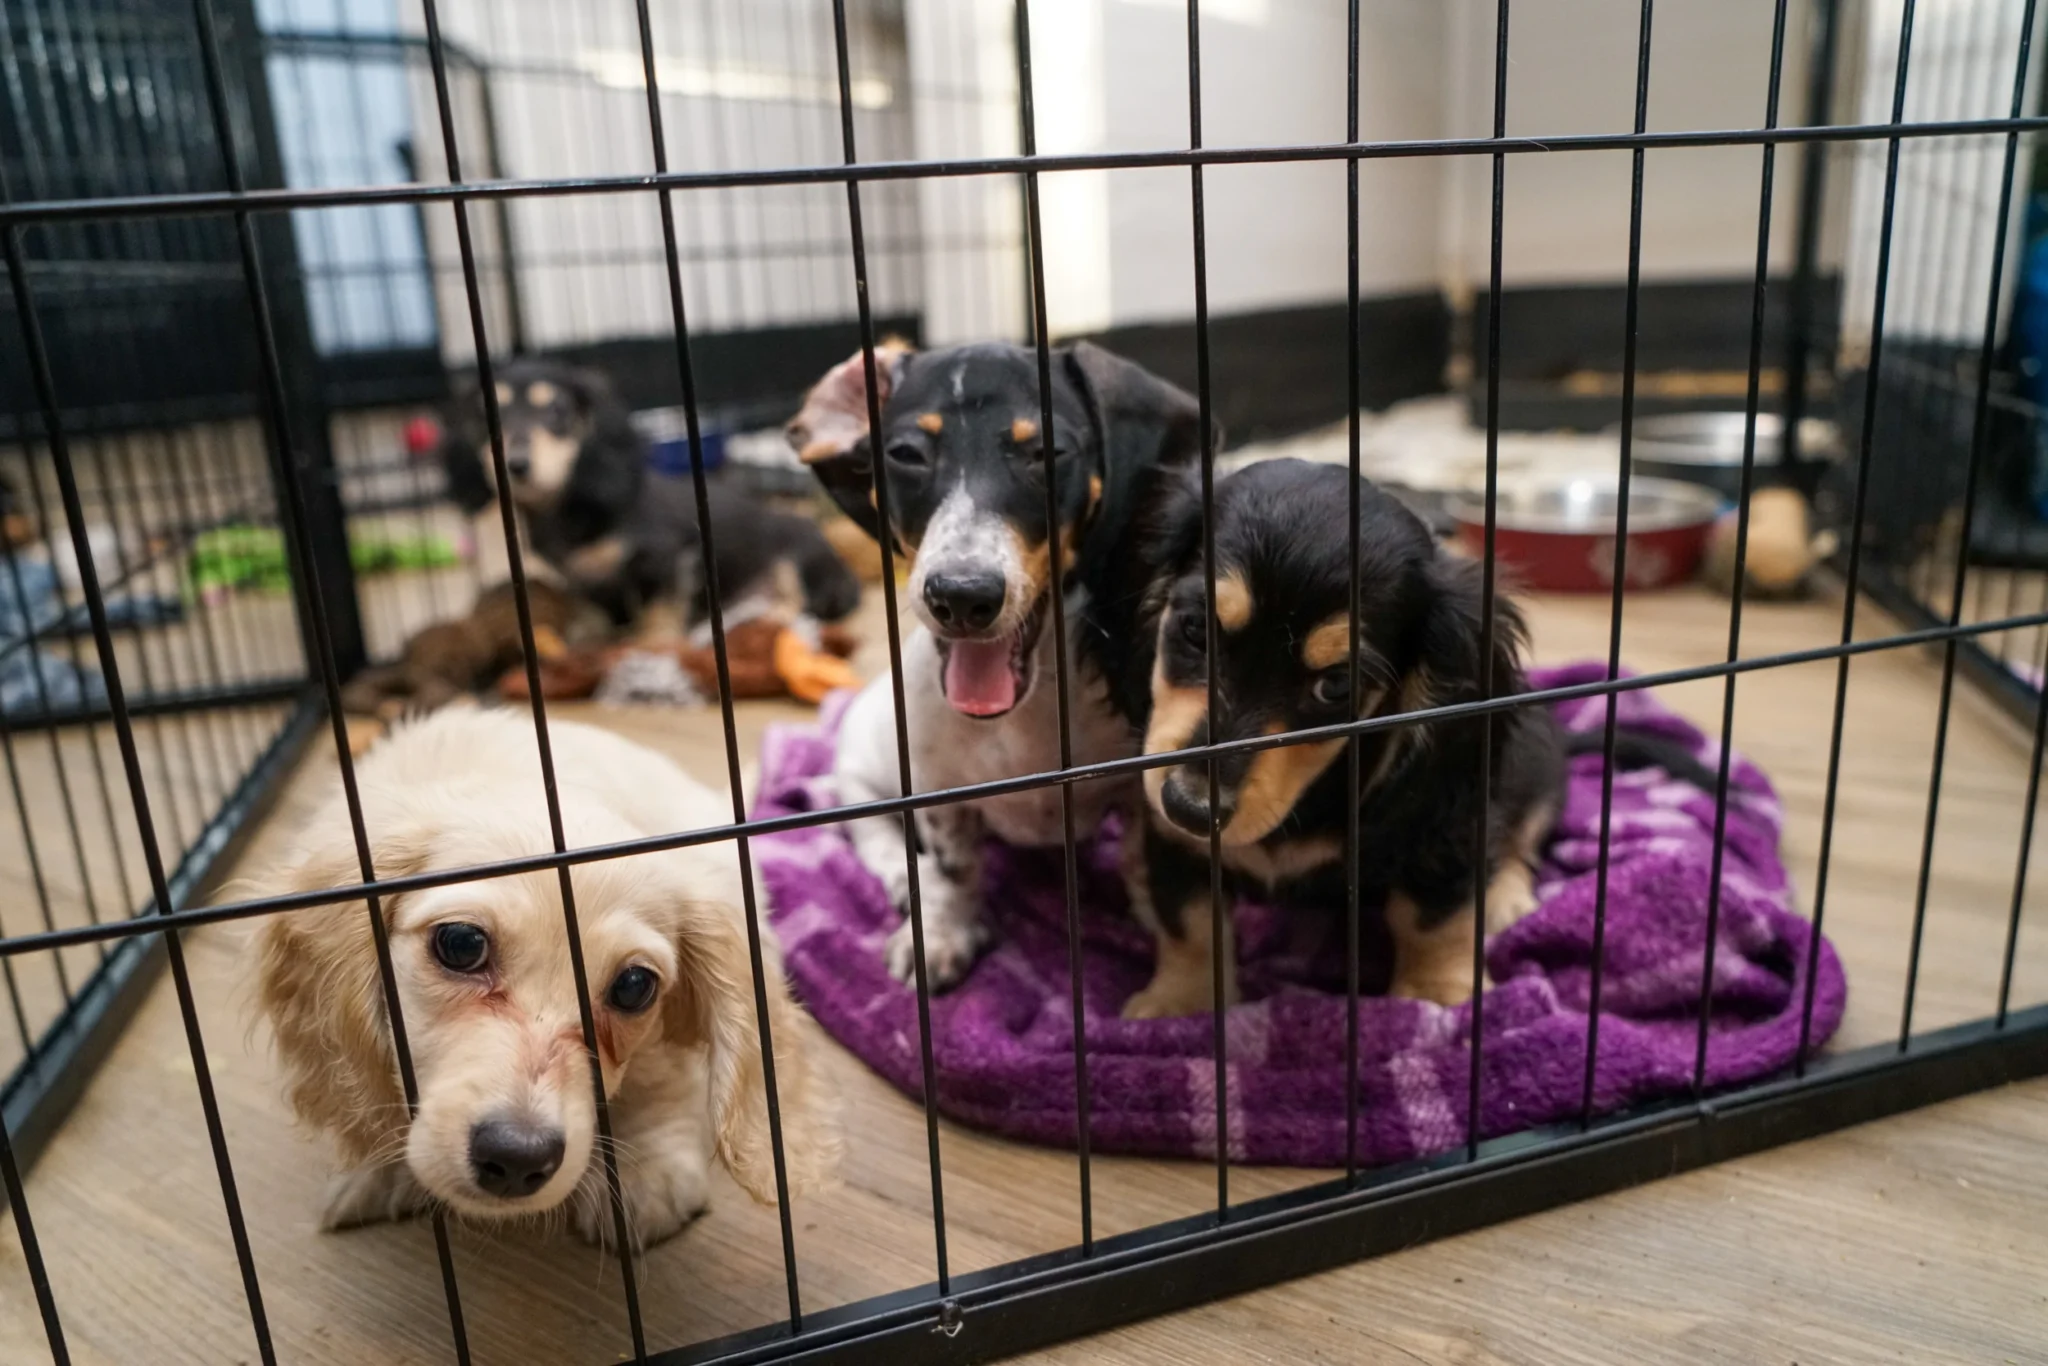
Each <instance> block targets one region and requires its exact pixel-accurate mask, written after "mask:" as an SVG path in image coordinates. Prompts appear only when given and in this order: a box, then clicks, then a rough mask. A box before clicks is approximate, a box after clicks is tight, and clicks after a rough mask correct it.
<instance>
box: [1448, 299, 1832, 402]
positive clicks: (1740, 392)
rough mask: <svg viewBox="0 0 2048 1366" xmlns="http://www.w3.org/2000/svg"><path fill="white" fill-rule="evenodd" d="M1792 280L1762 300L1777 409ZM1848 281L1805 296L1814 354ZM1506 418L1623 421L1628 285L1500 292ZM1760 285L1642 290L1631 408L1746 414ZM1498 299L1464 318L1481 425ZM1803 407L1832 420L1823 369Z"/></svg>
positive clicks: (1826, 337) (1827, 342)
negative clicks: (1752, 325)
mask: <svg viewBox="0 0 2048 1366" xmlns="http://www.w3.org/2000/svg"><path fill="white" fill-rule="evenodd" d="M1792 293H1793V291H1792V287H1791V281H1790V280H1789V279H1787V278H1785V277H1775V278H1773V279H1772V280H1771V281H1770V282H1769V285H1768V288H1767V290H1766V292H1765V295H1764V338H1763V348H1764V349H1763V365H1764V374H1763V377H1762V378H1763V403H1764V406H1765V407H1766V408H1767V409H1775V408H1776V407H1777V406H1778V405H1779V403H1780V401H1781V400H1780V399H1779V397H1778V395H1779V392H1780V386H1781V381H1782V366H1783V363H1784V360H1785V356H1786V345H1787V335H1788V333H1789V331H1790V323H1791V317H1792V302H1793V300H1792ZM1840 297H1841V282H1840V280H1839V279H1837V278H1836V277H1833V276H1824V277H1821V278H1819V279H1816V280H1815V281H1814V282H1813V284H1812V287H1811V289H1810V291H1809V293H1808V296H1807V307H1808V309H1809V313H1808V317H1809V318H1810V319H1811V322H1810V329H1811V331H1810V335H1809V346H1810V350H1809V355H1810V356H1813V357H1815V358H1821V357H1826V356H1829V355H1832V354H1833V350H1834V321H1835V319H1836V318H1837V317H1838V316H1839V314H1840ZM1502 299H1503V306H1502V308H1501V318H1500V327H1501V337H1500V362H1501V364H1500V420H1501V425H1502V426H1503V427H1507V428H1513V429H1518V430H1546V429H1551V428H1558V427H1565V428H1573V429H1576V430H1580V431H1597V430H1600V429H1601V428H1604V427H1607V426H1609V425H1611V424H1613V423H1615V422H1618V421H1620V419H1621V391H1620V385H1621V373H1622V368H1623V363H1624V360H1625V355H1624V340H1625V336H1626V330H1627V324H1628V290H1627V287H1626V286H1624V285H1621V284H1598V285H1532V286H1526V287H1517V288H1512V289H1508V290H1506V291H1504V292H1503V295H1502ZM1754 307H1755V292H1754V284H1753V281H1752V280H1750V279H1749V278H1748V277H1739V278H1731V279H1724V280H1677V281H1662V282H1652V283H1648V284H1644V285H1643V286H1641V289H1640V294H1639V303H1638V309H1637V318H1636V374H1637V376H1638V384H1637V387H1636V410H1637V412H1639V413H1641V414H1644V415H1645V416H1647V415H1650V414H1654V413H1660V412H1680V411H1687V410H1694V409H1700V408H1739V407H1741V406H1742V404H1743V401H1744V396H1745V391H1746V388H1747V377H1748V371H1749V330H1750V317H1751V312H1752V310H1753V308H1754ZM1492 309H1493V296H1492V295H1491V294H1490V293H1482V294H1480V295H1478V296H1477V297H1475V298H1474V299H1473V301H1472V311H1471V312H1470V313H1469V314H1468V315H1466V316H1465V317H1463V318H1460V319H1459V320H1458V322H1459V329H1460V333H1461V335H1460V338H1459V341H1458V349H1459V350H1460V351H1462V352H1463V353H1464V354H1465V355H1467V356H1468V357H1469V358H1470V362H1471V368H1470V373H1471V375H1472V381H1471V384H1470V386H1469V388H1468V389H1467V395H1466V396H1467V401H1468V404H1469V406H1470V408H1471V414H1472V420H1473V421H1474V422H1479V423H1483V422H1485V421H1486V380H1487V342H1488V336H1487V331H1488V327H1489V326H1490V323H1491V317H1492ZM1807 397H1808V402H1807V412H1808V413H1809V415H1813V416H1829V415H1831V414H1832V413H1833V411H1834V394H1833V391H1832V387H1831V385H1830V382H1829V376H1828V373H1827V366H1826V365H1825V364H1820V365H1818V366H1817V367H1816V368H1814V369H1812V370H1810V372H1809V375H1808V389H1807Z"/></svg>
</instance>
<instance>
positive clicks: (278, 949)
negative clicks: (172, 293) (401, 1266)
mask: <svg viewBox="0 0 2048 1366" xmlns="http://www.w3.org/2000/svg"><path fill="white" fill-rule="evenodd" d="M549 734H550V736H551V738H552V739H553V741H554V762H555V773H556V778H557V782H558V784H559V791H560V793H561V804H562V819H563V824H564V827H565V832H566V834H567V836H568V842H569V845H570V847H571V848H575V847H579V846H586V845H593V844H605V843H612V842H615V841H619V840H630V839H637V838H642V837H645V836H650V835H659V834H665V833H669V832H672V831H677V830H690V829H701V828H703V827H706V826H710V825H716V824H719V823H720V822H722V821H724V820H726V819H727V818H728V817H729V814H730V812H729V809H728V808H727V807H726V806H725V803H724V800H723V799H722V798H720V797H719V796H717V795H716V794H714V793H713V792H711V791H710V790H708V789H707V788H705V787H704V786H702V785H701V784H699V783H697V782H695V781H694V780H692V779H691V778H689V777H688V776H686V775H685V774H684V773H683V772H682V770H680V769H678V768H677V767H676V766H675V765H674V764H672V763H670V762H669V761H668V760H666V759H664V758H662V757H661V756H660V755H657V754H654V753H652V752H650V751H648V750H646V749H643V748H641V747H640V746H638V745H635V744H633V743H631V742H629V741H627V740H624V739H621V738H620V737H618V736H616V735H612V734H610V733H609V732H606V731H601V730H597V729H594V728H592V727H589V726H582V725H575V724H571V723H568V722H555V723H553V724H552V725H551V726H550V727H549ZM359 779H360V786H361V791H362V801H363V810H364V817H365V820H366V823H367V826H368V829H369V832H370V839H371V843H372V849H373V851H374V854H375V861H376V872H377V876H378V877H379V878H394V877H402V876H406V875H409V874H415V873H421V872H427V871H432V870H436V869H451V868H460V867H466V866H471V865H476V864H486V863H494V862H496V861H498V860H501V859H507V858H513V857H518V856H521V855H528V854H539V853H546V852H549V851H550V850H552V849H553V847H554V844H553V840H552V838H551V836H550V833H549V827H548V817H547V807H546V804H545V797H544V795H543V791H542V787H541V774H540V762H539V756H538V747H537V746H536V744H535V741H534V735H533V728H532V724H531V722H530V720H528V719H527V718H526V717H524V716H522V715H520V714H517V713H513V712H488V711H473V710H466V709H463V710H451V711H443V712H439V713H437V714H435V715H433V716H432V717H430V718H428V719H426V720H424V721H422V722H420V723H419V724H417V725H413V726H410V727H406V728H402V729H400V730H398V731H396V732H394V733H393V734H392V735H391V736H390V737H389V738H388V739H387V740H385V741H384V742H383V743H382V744H380V745H378V746H377V747H376V748H375V749H373V750H371V751H370V753H369V754H368V755H367V756H366V757H365V758H364V760H363V761H362V764H361V766H360V769H359ZM571 878H572V886H573V887H574V890H575V900H576V913H577V917H578V921H579V925H580V931H581V933H580V938H581V940H582V947H583V959H584V964H585V969H586V972H587V974H588V980H589V983H590V993H591V1009H592V1013H593V1016H594V1018H595V1023H596V1036H597V1045H598V1052H599V1054H600V1057H601V1061H602V1065H603V1074H604V1089H605V1094H606V1096H607V1098H608V1100H609V1104H610V1108H611V1121H612V1130H613V1136H614V1139H615V1141H616V1145H617V1152H618V1155H619V1177H620V1182H621V1185H622V1188H623V1192H624V1198H625V1204H626V1212H627V1216H628V1223H629V1227H630V1228H631V1230H632V1236H633V1239H634V1241H635V1242H636V1243H638V1244H642V1245H644V1244H647V1243H652V1242H655V1241H657V1240H659V1239H661V1238H664V1237H667V1236H668V1235H670V1234H672V1233H675V1232H676V1231H677V1230H678V1229H680V1228H682V1227H683V1225H684V1224H686V1223H688V1222H689V1221H690V1219H691V1218H692V1217H694V1216H695V1215H696V1214H697V1213H699V1212H700V1211H701V1210H702V1209H703V1208H704V1204H705V1199H706V1186H707V1176H708V1173H709V1166H710V1161H711V1158H712V1156H713V1155H714V1154H715V1155H716V1156H717V1157H718V1158H719V1159H720V1160H722V1161H723V1162H724V1164H725V1166H726V1167H727V1169H728V1170H730V1171H731V1173H732V1175H733V1177H734V1178H735V1179H736V1180H737V1181H738V1182H739V1184H740V1185H741V1186H742V1187H744V1188H745V1189H746V1190H747V1191H748V1192H749V1193H750V1194H752V1195H753V1196H754V1197H755V1198H756V1199H758V1200H762V1201H764V1202H766V1201H772V1200H773V1199H774V1198H775V1180H774V1159H773V1154H772V1152H771V1148H770V1141H769V1126H768V1111H767V1096H766V1089H765V1086H764V1082H763V1069H762V1060H761V1046H760V1034H759V1031H758V1029H757V1027H756V1015H755V1003H754V985H753V975H752V965H751V961H750V959H749V957H748V951H747V931H746V923H745V919H744V914H745V913H744V911H743V910H742V909H741V900H740V878H739V868H738V864H737V862H736V859H735V856H734V853H733V848H732V845H731V844H730V843H718V844H713V845H703V846H697V847H692V848H683V849H674V850H668V851H665V852H661V853H654V854H643V855H636V856H633V857H628V858H619V859H610V860H605V861H600V862H594V863H584V864H580V865H578V866H576V867H575V868H574V869H573V870H572V873H571ZM359 880H360V865H359V863H358V861H357V856H356V847H355V843H354V840H353V838H352V837H351V834H350V826H349V820H348V813H347V809H346V808H345V807H344V806H343V805H342V804H341V802H340V800H339V799H337V800H336V801H335V802H334V803H333V804H332V805H331V806H330V807H329V808H328V809H327V810H326V811H324V812H323V813H322V814H321V815H320V816H319V817H318V818H316V819H315V820H314V821H313V822H312V824H311V826H310V827H309V829H308V831H307V833H306V836H305V843H304V848H303V851H302V852H301V853H300V855H299V856H298V857H297V858H295V859H294V860H292V861H291V862H289V863H288V864H287V865H286V867H285V868H284V870H283V871H282V872H281V874H279V875H277V876H275V877H271V878H266V879H265V883H266V890H268V891H271V892H280V891H297V890H314V889H322V888H330V887H346V886H349V885H351V884H353V883H356V882H358V881H359ZM379 909H380V911H381V914H382V916H383V921H384V924H385V927H386V929H387V931H388V933H389V937H390V943H391V958H392V967H393V971H394V973H395V976H396V979H397V990H398V1000H399V1004H400V1008H401V1010H402V1011H403V1015H404V1021H405V1029H406V1037H407V1041H408V1043H409V1044H410V1049H411V1054H412V1060H413V1066H414V1069H415V1074H416V1076H417V1079H418V1087H419V1109H418V1112H417V1113H416V1114H414V1115H411V1116H410V1117H408V1115H407V1109H406V1104H405V1098H404V1092H403V1090H402V1088H401V1085H400V1079H399V1071H398V1059H397V1054H396V1050H395V1048H394V1046H393V1042H392V1033H391V1027H390V1022H389V1018H388V1013H387V1011H386V1009H385V997H384V992H383V988H382V984H381V981H380V979H379V974H378V966H377V956H376V948H375V943H374V940H373V939H372V936H371V924H370V920H369V912H368V908H367V905H366V903H365V902H364V901H363V900H361V899H357V900H354V901H347V902H341V903H337V904H334V905H325V906H314V907H310V908H307V909H304V910H298V911H286V912H282V913H280V914H278V915H276V916H273V917H272V918H271V919H269V920H268V921H267V922H266V923H265V924H264V926H263V927H262V929H261V931H260V932H259V946H260V967H259V973H258V977H259V996H260V1004H261V1008H262V1011H263V1014H264V1015H265V1016H266V1017H267V1018H268V1019H269V1022H270V1025H271V1028H272V1032H273V1033H274V1035H275V1038H276V1047H277V1053H278V1056H279V1057H280V1059H281V1060H282V1062H283V1064H284V1069H285V1073H286V1077H287V1080H288V1083H289V1088H290V1097H291V1103H292V1108H293V1109H294V1110H296V1111H297V1113H298V1115H299V1117H300V1119H301V1120H303V1121H305V1122H306V1123H308V1124H310V1125H312V1126H314V1127H315V1128H318V1129H320V1130H322V1131H324V1132H325V1133H327V1134H328V1135H329V1136H330V1137H331V1138H332V1139H333V1141H334V1143H335V1145H336V1147H337V1149H338V1150H339V1156H340V1171H339V1174H338V1175H337V1176H336V1177H335V1178H334V1180H333V1182H332V1184H331V1186H330V1187H329V1190H328V1195H327V1201H326V1207H325V1209H324V1211H323V1215H322V1225H323V1227H327V1228H341V1227H346V1226H349V1225H352V1224H360V1223H367V1222H372V1221H375V1220H379V1219H392V1218H400V1217H403V1216H406V1215H409V1214H412V1213H415V1212H417V1211H419V1210H421V1209H423V1208H425V1207H427V1206H428V1205H430V1204H433V1203H439V1204H441V1205H444V1206H446V1207H447V1208H449V1209H451V1210H454V1211H455V1212H457V1213H459V1214H462V1215H467V1216H472V1217H477V1218H485V1219H499V1218H510V1217H519V1216H531V1215H543V1214H548V1213H549V1212H551V1211H554V1212H559V1211H564V1210H566V1212H567V1215H568V1218H569V1220H570V1222H571V1223H573V1225H574V1226H575V1228H576V1229H577V1230H578V1231H579V1232H580V1233H581V1234H583V1236H585V1237H586V1238H589V1239H591V1240H593V1241H597V1242H605V1241H608V1240H609V1239H610V1237H611V1235H612V1232H613V1222H612V1216H611V1208H610V1201H609V1196H608V1193H607V1190H606V1185H605V1175H604V1163H603V1160H602V1158H601V1156H600V1155H599V1154H598V1153H597V1123H596V1120H597V1113H596V1103H595V1100H594V1098H593V1095H592V1088H591V1079H590V1068H589V1061H588V1054H587V1053H586V1052H585V1050H584V1042H583V1030H582V1024H581V1017H580V1013H579V1011H578V1007H577V998H576V987H575V980H574V977H573V974H572V969H571V967H570V961H569V952H568V949H569V939H568V932H567V928H566V925H565V923H564V920H563V916H562V897H561V887H560V882H559V879H558V875H557V874H556V873H555V872H554V871H553V870H552V869H549V870H546V871H542V872H534V873H524V874H520V875H517V876H511V877H497V878H490V879H486V880H482V881H476V882H464V883H457V884H454V885H450V886H445V887H435V888H431V889H428V890H426V891H418V892H405V893H400V894H397V895H394V896H387V897H384V898H382V899H381V901H380V903H379ZM762 947H763V951H764V953H766V954H767V955H768V957H767V958H766V959H765V967H766V973H767V984H768V992H767V997H768V1013H769V1023H770V1028H771V1032H772V1034H773V1037H774V1046H775V1073H776V1090H777V1095H778V1099H779V1101H780V1106H781V1116H782V1126H783V1127H782V1134H783V1144H784V1152H785V1156H786V1160H787V1167H788V1176H789V1181H790V1185H791V1187H792V1188H803V1187H806V1186H809V1185H811V1184H814V1183H815V1182H816V1181H818V1180H820V1179H821V1178H822V1177H823V1176H824V1175H825V1174H826V1172H827V1171H828V1169H829V1167H830V1166H831V1164H832V1161H833V1160H834V1158H835V1157H836V1155H837V1141H836V1137H835V1135H834V1132H833V1127H832V1123H831V1117H830V1113H829V1111H830V1106H829V1103H828V1102H827V1101H826V1100H825V1098H824V1097H823V1096H822V1095H821V1094H820V1089H819V1085H818V1083H817V1081H816V1080H815V1079H814V1078H813V1076H812V1070H811V1067H810V1064H809V1062H808V1060H807V1057H806V1049H807V1032H808V1029H809V1021H808V1020H806V1019H804V1018H803V1017H802V1016H801V1015H800V1014H799V1012H798V1011H797V1009H796V1007H795V1006H794V1005H792V1004H791V1002H790V1000H789V998H788V995H787V993H786V992H785V990H784V986H783V980H782V972H781V965H780V962H779V959H778V958H777V957H776V956H775V955H774V949H773V940H772V938H770V937H769V936H766V935H764V936H763V940H762Z"/></svg>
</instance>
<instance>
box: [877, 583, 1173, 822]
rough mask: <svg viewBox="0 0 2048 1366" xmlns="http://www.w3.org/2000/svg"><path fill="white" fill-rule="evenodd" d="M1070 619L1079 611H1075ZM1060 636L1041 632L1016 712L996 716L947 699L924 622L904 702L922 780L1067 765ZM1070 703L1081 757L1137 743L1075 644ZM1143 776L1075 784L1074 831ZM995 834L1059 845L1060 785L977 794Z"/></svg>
mask: <svg viewBox="0 0 2048 1366" xmlns="http://www.w3.org/2000/svg"><path fill="white" fill-rule="evenodd" d="M1070 619H1071V618H1070ZM1053 654H1054V651H1053V649H1052V642H1051V641H1050V640H1042V641H1040V642H1039V647H1038V650H1037V652H1036V658H1035V659H1034V661H1033V665H1032V672H1033V681H1032V684H1031V689H1030V691H1029V693H1027V694H1026V696H1025V698H1024V700H1023V702H1021V703H1019V704H1018V706H1017V708H1016V709H1015V710H1014V711H1011V712H1009V713H1008V714H1007V715H1004V716H1001V717H997V718H995V719H994V720H989V721H982V720H976V719H975V718H973V717H968V716H962V715H961V714H960V713H959V712H957V711H955V710H953V708H952V707H950V706H948V705H947V703H946V699H945V696H944V694H943V692H942V691H941V688H940V682H939V668H940V665H939V654H938V647H937V645H936V644H935V643H934V642H933V640H932V638H931V636H930V635H929V634H928V633H927V632H925V631H924V630H922V629H919V630H916V631H913V632H911V633H910V635H909V636H907V637H906V638H905V639H904V642H903V702H904V709H905V714H906V715H907V716H908V718H909V721H910V740H911V746H910V766H911V773H912V776H913V778H914V779H915V782H916V785H917V789H918V791H920V792H929V791H931V790H933V789H934V788H939V787H958V786H963V785H966V784H970V783H984V782H992V781H994V780H996V779H999V778H1014V777H1019V776H1022V775H1023V774H1027V773H1044V772H1050V771H1052V770H1055V769H1057V768H1058V767H1059V764H1060V742H1059V735H1060V731H1059V689H1058V687H1057V686H1056V684H1055V681H1054V672H1053ZM1067 659H1068V662H1069V668H1070V670H1071V683H1070V688H1069V703H1070V706H1071V713H1072V723H1073V756H1074V762H1075V763H1076V764H1092V763H1101V762H1102V761H1104V760H1107V759H1117V758H1124V757H1128V756H1130V755H1133V754H1136V753H1137V752H1138V738H1137V735H1136V733H1135V731H1134V729H1133V728H1132V727H1131V726H1130V725H1129V724H1128V723H1127V722H1125V721H1124V720H1122V719H1121V718H1119V717H1118V716H1117V715H1116V714H1115V712H1114V711H1113V710H1112V709H1111V708H1110V706H1109V701H1108V697H1107V689H1106V688H1105V687H1104V686H1103V683H1102V681H1101V680H1100V679H1099V678H1097V677H1095V675H1094V673H1093V671H1092V670H1090V669H1088V668H1087V667H1086V666H1085V665H1083V664H1082V663H1081V662H1080V658H1079V652H1078V651H1077V650H1076V649H1074V648H1073V647H1072V646H1071V645H1070V646H1069V647H1068V650H1067ZM1136 792H1137V781H1136V779H1135V778H1128V779H1125V778H1119V779H1115V780H1112V781H1106V782H1105V781H1097V782H1088V783H1077V784H1075V785H1074V833H1075V835H1076V836H1077V837H1083V838H1085V837H1086V836H1087V835H1089V834H1091V833H1093V831H1094V830H1095V828H1096V826H1097V825H1099V824H1100V823H1101V821H1102V817H1103V814H1104V812H1106V811H1107V810H1108V809H1109V808H1110V807H1111V806H1116V805H1126V806H1128V805H1129V804H1130V802H1131V801H1133V800H1135V794H1136ZM975 806H976V808H977V809H978V810H979V811H980V813H981V816H982V819H983V820H984V821H985V822H986V823H987V825H988V828H989V831H990V833H992V834H994V835H996V836H997V837H998V838H1000V839H1002V840H1004V841H1006V842H1008V843H1010V844H1017V845H1025V846H1045V845H1057V844H1059V843H1060V840H1061V834H1062V822H1061V819H1060V788H1059V787H1058V786H1057V785H1053V786H1048V787H1041V788H1033V789H1031V790H1029V791H1025V792H1016V793H1010V794H1008V795H1005V796H1001V797H991V798H988V799H985V800H983V801H980V802H977V803H975Z"/></svg>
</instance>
